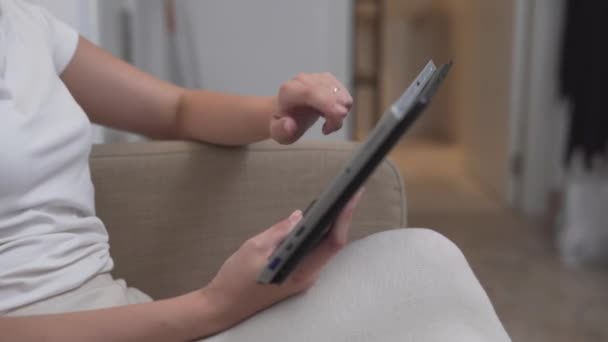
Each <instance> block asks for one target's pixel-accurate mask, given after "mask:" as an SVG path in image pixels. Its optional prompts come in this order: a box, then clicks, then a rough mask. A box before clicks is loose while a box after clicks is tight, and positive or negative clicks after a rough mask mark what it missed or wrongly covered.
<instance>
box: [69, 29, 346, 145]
mask: <svg viewBox="0 0 608 342" xmlns="http://www.w3.org/2000/svg"><path fill="white" fill-rule="evenodd" d="M61 78H62V80H63V81H64V82H65V84H66V86H67V87H68V89H69V90H70V92H71V93H72V95H73V96H74V97H75V99H76V101H77V102H78V103H79V104H80V105H81V106H82V107H83V109H84V110H85V112H86V113H87V115H88V116H89V117H90V119H91V121H93V122H95V123H98V124H101V125H104V126H109V127H113V128H118V129H122V130H127V131H131V132H135V133H140V134H143V135H146V136H150V137H154V138H164V139H193V140H201V141H206V142H211V143H216V144H222V145H243V144H248V143H252V142H256V141H260V140H265V139H268V138H273V139H275V140H277V141H279V142H281V143H291V142H293V141H295V140H297V139H298V138H299V137H300V136H301V135H302V134H303V133H304V132H305V131H306V130H307V129H308V128H309V127H310V126H311V125H312V124H313V123H314V122H315V121H316V120H317V118H318V117H319V116H323V117H324V118H325V120H326V124H325V127H324V133H325V134H329V133H331V132H333V131H335V130H337V129H339V128H340V127H341V123H342V120H343V119H344V117H345V116H346V114H347V113H348V111H349V110H350V107H351V105H352V98H351V97H350V94H348V91H346V89H344V87H343V86H342V85H341V84H340V82H339V81H337V80H336V79H335V78H334V77H333V76H331V75H329V74H314V75H305V74H302V75H298V76H297V77H295V78H294V79H293V80H290V81H288V82H286V83H285V84H283V85H282V86H281V89H280V92H279V94H278V95H277V96H273V97H255V96H238V95H230V94H222V93H216V92H210V91H205V90H189V89H184V88H182V87H178V86H176V85H174V84H171V83H169V82H165V81H162V80H159V79H157V78H154V77H152V76H151V75H149V74H147V73H145V72H142V71H140V70H138V69H137V68H135V67H133V66H131V65H129V64H128V63H126V62H123V61H121V60H120V59H118V58H115V57H114V56H112V55H111V54H109V53H107V52H105V51H104V50H102V49H100V48H98V47H96V46H95V45H94V44H92V43H90V42H89V41H87V40H86V39H85V38H82V37H81V38H80V40H79V43H78V47H77V49H76V53H75V55H74V57H73V58H72V61H71V62H70V64H69V65H68V66H67V67H66V69H65V70H64V71H63V73H62V74H61ZM334 89H339V90H340V91H334Z"/></svg>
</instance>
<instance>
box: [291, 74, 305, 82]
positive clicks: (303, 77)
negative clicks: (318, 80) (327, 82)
mask: <svg viewBox="0 0 608 342" xmlns="http://www.w3.org/2000/svg"><path fill="white" fill-rule="evenodd" d="M306 78H308V75H307V74H305V73H303V72H300V73H298V74H296V76H295V77H294V79H295V80H298V81H301V82H304V81H305V80H306Z"/></svg>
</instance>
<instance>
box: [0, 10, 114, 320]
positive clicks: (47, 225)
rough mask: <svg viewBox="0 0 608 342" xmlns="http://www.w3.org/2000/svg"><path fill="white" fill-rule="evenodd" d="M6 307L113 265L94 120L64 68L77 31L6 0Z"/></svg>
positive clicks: (1, 263)
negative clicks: (99, 206)
mask: <svg viewBox="0 0 608 342" xmlns="http://www.w3.org/2000/svg"><path fill="white" fill-rule="evenodd" d="M0 10H1V11H2V13H1V14H0V315H1V314H2V313H3V312H7V311H10V310H11V309H15V308H18V307H21V306H24V305H27V304H30V303H33V302H36V301H39V300H42V299H45V298H49V297H51V296H54V295H57V294H60V293H64V292H66V291H69V290H71V289H74V288H77V287H79V286H80V285H82V284H83V283H84V282H86V281H87V280H89V279H91V278H93V277H94V276H95V275H97V274H99V273H102V272H109V271H110V270H111V269H112V266H113V263H112V259H111V258H110V254H109V245H108V234H107V231H106V229H105V227H104V225H103V223H102V222H101V220H100V219H99V218H97V217H96V216H95V205H94V190H93V185H92V182H91V176H90V171H89V164H88V159H89V152H90V149H91V134H92V133H91V125H90V122H89V120H88V118H87V116H86V115H85V113H84V112H83V110H82V109H81V108H80V106H79V105H78V104H77V103H76V101H75V100H74V98H73V97H72V95H71V94H70V92H69V91H68V89H67V88H66V86H65V84H64V83H63V82H62V81H61V79H60V78H59V74H61V72H62V71H63V69H64V68H65V67H66V66H67V64H68V63H69V62H70V60H71V59H72V56H73V55H74V52H75V50H76V46H77V43H78V33H77V32H76V31H75V30H74V29H72V28H70V27H68V26H67V25H66V24H64V23H62V22H60V21H59V20H57V19H55V18H54V17H53V16H52V15H50V14H49V13H48V12H46V11H45V10H43V9H41V8H39V7H37V6H34V5H31V4H27V3H25V2H21V1H16V0H0Z"/></svg>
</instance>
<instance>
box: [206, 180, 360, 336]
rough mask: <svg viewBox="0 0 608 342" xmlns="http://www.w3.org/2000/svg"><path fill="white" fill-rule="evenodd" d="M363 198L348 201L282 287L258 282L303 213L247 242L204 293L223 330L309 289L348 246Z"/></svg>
mask: <svg viewBox="0 0 608 342" xmlns="http://www.w3.org/2000/svg"><path fill="white" fill-rule="evenodd" d="M361 196H362V191H359V192H358V193H357V194H356V195H355V196H354V197H353V198H352V199H351V200H350V201H349V203H348V204H347V205H346V207H345V208H344V210H343V211H342V213H341V214H340V215H339V216H338V219H337V220H336V223H335V225H334V227H333V229H332V230H331V232H330V234H329V235H328V236H327V238H326V239H324V240H323V241H322V242H321V244H320V245H319V246H317V247H316V248H315V249H314V250H313V251H312V252H311V253H310V254H309V255H307V256H306V257H305V258H304V259H303V260H302V261H301V263H300V264H299V265H298V266H297V268H296V269H295V270H294V271H293V273H292V274H291V275H290V276H289V277H288V278H287V279H286V280H285V282H284V283H283V284H281V285H260V284H258V283H257V282H256V278H257V275H258V273H259V272H260V270H262V269H263V267H265V266H266V263H267V262H268V257H269V256H270V255H271V254H272V252H273V251H274V250H275V248H276V247H277V245H278V244H279V243H280V242H281V241H282V240H283V239H284V238H285V237H286V236H287V235H288V234H289V232H290V231H291V230H292V229H293V227H294V226H295V225H296V224H297V223H298V222H299V221H300V220H301V219H302V212H301V211H299V210H298V211H295V212H294V213H293V214H291V216H290V217H289V218H287V219H285V220H283V221H281V222H279V223H277V224H275V225H274V226H272V227H270V228H269V229H268V230H266V231H264V232H262V233H261V234H259V235H257V236H254V237H253V238H251V239H249V240H247V241H246V242H245V243H244V244H243V245H242V246H241V248H240V249H239V250H238V251H236V253H234V254H233V255H232V256H231V257H230V258H229V259H228V260H227V261H226V262H225V263H224V265H223V266H222V267H221V269H220V271H219V272H218V274H217V275H216V276H215V278H214V279H213V280H212V281H211V283H209V285H208V286H207V287H205V288H204V289H203V290H201V291H202V293H203V294H204V296H205V298H206V301H207V302H208V304H209V305H210V306H211V307H213V308H214V311H216V312H219V315H218V316H219V318H220V321H221V323H220V325H221V326H222V329H226V328H229V327H230V326H232V325H234V324H236V323H238V322H240V321H242V320H244V319H246V318H247V317H249V316H251V315H253V314H255V313H256V312H258V311H261V310H263V309H265V308H267V307H269V306H271V305H273V304H275V303H277V302H279V301H281V300H283V299H285V298H288V297H290V296H293V295H295V294H297V293H300V292H302V291H305V290H307V289H308V288H310V287H311V286H312V285H313V284H314V283H315V281H316V280H317V278H318V276H319V272H320V271H321V269H322V267H323V266H324V265H325V264H326V263H327V262H328V261H329V260H330V259H331V257H332V256H334V255H335V254H336V253H337V252H338V251H339V250H340V249H341V248H342V247H344V245H345V244H346V243H347V240H348V231H349V229H350V226H351V221H352V217H353V212H354V210H355V208H356V207H357V205H358V203H359V201H360V199H361Z"/></svg>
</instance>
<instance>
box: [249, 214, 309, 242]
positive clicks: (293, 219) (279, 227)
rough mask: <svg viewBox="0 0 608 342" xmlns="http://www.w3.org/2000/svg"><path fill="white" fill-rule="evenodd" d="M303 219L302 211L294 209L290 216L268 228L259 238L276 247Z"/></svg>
mask: <svg viewBox="0 0 608 342" xmlns="http://www.w3.org/2000/svg"><path fill="white" fill-rule="evenodd" d="M301 219H302V211H301V210H296V211H294V212H293V213H292V214H291V215H290V216H289V217H288V218H286V219H284V220H283V221H281V222H279V223H277V224H275V225H274V226H272V227H270V228H268V229H267V230H266V231H264V232H263V233H262V234H260V236H259V238H260V240H261V241H262V243H263V244H264V245H266V246H270V247H272V248H273V249H274V247H276V246H278V245H279V244H280V243H281V242H282V241H283V240H284V239H285V237H287V235H289V233H290V232H291V231H292V230H293V228H294V227H295V226H296V225H297V224H298V222H300V220H301Z"/></svg>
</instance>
